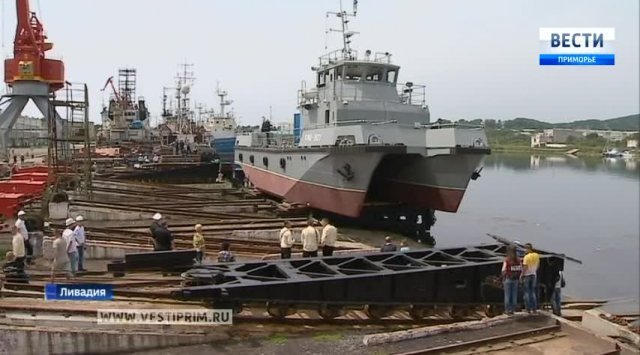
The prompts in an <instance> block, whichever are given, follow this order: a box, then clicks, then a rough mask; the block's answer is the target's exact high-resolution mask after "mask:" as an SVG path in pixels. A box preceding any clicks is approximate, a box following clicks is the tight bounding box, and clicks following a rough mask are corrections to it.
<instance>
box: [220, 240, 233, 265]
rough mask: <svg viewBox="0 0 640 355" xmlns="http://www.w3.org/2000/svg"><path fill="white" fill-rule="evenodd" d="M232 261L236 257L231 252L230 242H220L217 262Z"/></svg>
mask: <svg viewBox="0 0 640 355" xmlns="http://www.w3.org/2000/svg"><path fill="white" fill-rule="evenodd" d="M234 261H236V257H235V256H233V253H231V244H229V242H222V245H221V246H220V252H218V262H219V263H232V262H234Z"/></svg>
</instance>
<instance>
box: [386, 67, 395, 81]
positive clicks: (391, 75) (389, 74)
mask: <svg viewBox="0 0 640 355" xmlns="http://www.w3.org/2000/svg"><path fill="white" fill-rule="evenodd" d="M387 82H389V83H395V82H396V70H395V69H394V70H389V71H387Z"/></svg>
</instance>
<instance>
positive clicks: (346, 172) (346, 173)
mask: <svg viewBox="0 0 640 355" xmlns="http://www.w3.org/2000/svg"><path fill="white" fill-rule="evenodd" d="M336 171H337V172H338V174H340V176H342V178H343V179H344V180H345V181H351V180H353V177H354V176H355V175H356V174H355V173H354V172H353V169H352V168H351V165H350V164H349V163H347V164H344V165H343V166H342V168H340V169H337V170H336Z"/></svg>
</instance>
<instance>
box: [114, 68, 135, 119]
mask: <svg viewBox="0 0 640 355" xmlns="http://www.w3.org/2000/svg"><path fill="white" fill-rule="evenodd" d="M136 75H137V74H136V70H135V69H133V68H121V69H119V70H118V92H119V93H120V96H121V98H122V100H123V101H124V102H125V105H123V108H124V109H126V108H128V107H127V106H128V105H131V104H133V103H134V102H135V100H136V79H137V78H136Z"/></svg>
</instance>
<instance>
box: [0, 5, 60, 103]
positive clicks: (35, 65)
mask: <svg viewBox="0 0 640 355" xmlns="http://www.w3.org/2000/svg"><path fill="white" fill-rule="evenodd" d="M16 13H17V17H18V24H17V26H16V36H15V39H14V41H13V58H9V59H5V61H4V81H5V83H7V84H8V85H9V86H13V84H14V83H16V82H20V81H32V82H33V81H36V82H42V83H46V84H48V85H49V91H50V92H53V91H56V90H59V89H61V88H62V87H63V86H64V63H63V62H62V61H61V60H56V59H48V58H45V52H46V51H48V50H50V49H51V48H53V43H51V42H47V36H46V35H45V34H44V28H43V26H42V23H41V22H40V20H38V18H37V17H36V14H35V12H31V11H30V10H29V0H16Z"/></svg>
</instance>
